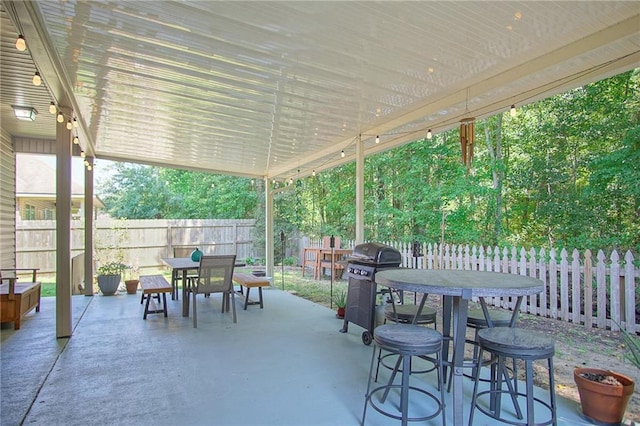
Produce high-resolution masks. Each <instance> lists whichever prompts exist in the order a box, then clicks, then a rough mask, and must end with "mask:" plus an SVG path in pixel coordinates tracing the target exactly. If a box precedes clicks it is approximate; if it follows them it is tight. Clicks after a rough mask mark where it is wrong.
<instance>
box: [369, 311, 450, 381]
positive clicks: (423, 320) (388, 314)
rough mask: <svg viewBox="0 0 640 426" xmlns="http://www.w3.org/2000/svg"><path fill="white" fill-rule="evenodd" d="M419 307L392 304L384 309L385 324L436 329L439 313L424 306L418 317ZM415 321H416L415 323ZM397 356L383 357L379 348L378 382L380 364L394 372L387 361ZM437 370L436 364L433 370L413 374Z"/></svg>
mask: <svg viewBox="0 0 640 426" xmlns="http://www.w3.org/2000/svg"><path fill="white" fill-rule="evenodd" d="M419 307H420V306H419V305H404V304H396V305H395V306H394V305H392V304H387V306H385V308H384V324H386V323H387V321H391V322H395V323H397V324H412V323H413V324H416V325H428V324H433V326H434V328H435V326H436V318H437V314H438V313H437V311H436V310H435V309H433V308H429V307H426V306H423V308H422V310H421V311H420V315H418V316H417V317H416V314H417V313H418V308H419ZM394 309H395V311H394ZM414 319H415V322H414ZM395 356H398V354H397V353H388V354H385V355H384V356H383V355H382V349H381V348H378V365H377V366H376V377H375V381H376V382H377V381H378V372H379V370H380V364H382V366H383V367H385V368H388V369H390V370H393V369H394V367H392V366H391V365H389V364H386V363H385V360H386V358H389V357H395ZM435 368H436V366H435V364H434V366H433V367H432V368H429V369H426V370H420V371H412V373H428V372H430V371H433V370H435Z"/></svg>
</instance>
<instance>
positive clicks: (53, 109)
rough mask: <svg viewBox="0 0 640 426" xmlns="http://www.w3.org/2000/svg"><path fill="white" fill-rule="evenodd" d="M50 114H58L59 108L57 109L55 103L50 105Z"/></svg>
mask: <svg viewBox="0 0 640 426" xmlns="http://www.w3.org/2000/svg"><path fill="white" fill-rule="evenodd" d="M49 112H50V113H51V114H55V113H56V112H58V108H56V104H55V103H53V102H51V103H50V104H49Z"/></svg>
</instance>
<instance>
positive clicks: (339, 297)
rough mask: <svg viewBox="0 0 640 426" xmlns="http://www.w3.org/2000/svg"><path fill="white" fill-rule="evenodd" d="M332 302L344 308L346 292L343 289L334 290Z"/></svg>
mask: <svg viewBox="0 0 640 426" xmlns="http://www.w3.org/2000/svg"><path fill="white" fill-rule="evenodd" d="M333 304H334V305H336V307H337V308H344V307H346V306H347V292H346V291H345V290H336V293H335V294H334V295H333Z"/></svg>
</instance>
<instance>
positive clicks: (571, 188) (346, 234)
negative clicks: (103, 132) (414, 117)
mask: <svg viewBox="0 0 640 426" xmlns="http://www.w3.org/2000/svg"><path fill="white" fill-rule="evenodd" d="M638 111H640V71H638V70H635V71H629V72H626V73H623V74H620V75H617V76H614V77H612V78H609V79H606V80H602V81H599V82H595V83H592V84H589V85H586V86H583V87H579V88H576V89H573V90H569V91H567V92H565V93H561V94H558V95H556V96H553V97H551V98H548V99H544V100H542V101H539V102H536V103H533V104H530V105H525V106H523V107H520V108H519V109H518V114H517V115H516V116H515V117H511V116H510V115H509V114H507V113H499V114H497V115H495V116H492V117H487V118H485V119H482V120H477V121H476V132H475V133H476V142H475V155H474V160H473V165H472V167H471V168H470V169H469V170H467V169H466V167H465V166H464V165H463V164H462V163H461V159H460V144H459V130H458V129H457V128H454V129H451V130H449V131H446V132H441V133H438V134H435V135H434V137H433V139H431V140H427V139H422V140H417V141H415V142H413V143H409V144H406V145H403V146H400V147H397V148H394V149H390V150H388V151H384V152H381V153H379V154H376V155H372V156H370V157H367V158H366V159H365V164H364V174H365V176H364V191H365V193H364V203H365V206H364V215H365V218H364V226H365V240H370V241H381V242H385V241H392V240H393V241H405V242H410V241H414V240H417V241H419V242H431V243H433V242H436V243H440V242H443V243H450V244H482V245H491V246H495V245H500V246H503V245H512V244H515V245H519V246H524V247H532V246H535V247H567V248H570V249H571V248H576V249H580V250H584V249H587V248H589V249H604V250H610V249H618V250H627V249H631V250H635V251H640V185H638V182H640V167H638V164H640V113H639V112H638ZM116 172H117V173H116V174H115V175H114V178H113V179H112V180H111V181H110V182H107V183H106V184H105V185H104V186H103V188H102V190H103V193H101V196H102V197H103V199H104V201H105V203H106V204H107V207H108V211H109V213H110V214H111V215H112V216H115V217H126V218H154V217H159V218H201V219H204V218H255V219H256V225H257V227H256V233H255V235H254V241H256V246H255V254H254V256H255V257H264V252H263V250H264V246H265V241H264V238H265V232H264V210H265V208H264V205H265V204H264V203H265V200H264V195H263V194H264V191H263V185H264V183H263V182H262V181H259V182H252V181H250V180H248V179H244V178H234V177H229V176H218V175H212V174H206V173H195V172H188V171H183V170H170V169H155V168H150V167H146V166H130V165H127V166H125V165H118V166H117V169H116ZM354 206H355V164H354V163H350V164H345V165H342V166H340V167H336V168H334V169H331V170H323V171H322V173H319V174H317V175H316V176H309V177H305V178H300V179H297V180H296V181H295V182H294V183H293V184H292V185H290V186H288V187H287V190H285V191H282V192H278V193H276V194H275V195H274V221H275V228H274V229H275V233H274V234H275V235H274V240H273V244H274V247H275V251H276V253H275V255H276V259H277V261H278V260H280V259H285V258H286V257H287V254H286V253H282V245H281V243H280V231H283V232H284V234H285V236H286V239H287V242H288V241H292V240H295V239H297V238H298V237H299V236H301V235H306V236H309V237H311V238H319V237H321V236H324V235H336V236H340V237H341V238H342V239H343V241H344V240H349V239H354V238H355V209H354ZM285 250H288V243H287V244H286V247H285Z"/></svg>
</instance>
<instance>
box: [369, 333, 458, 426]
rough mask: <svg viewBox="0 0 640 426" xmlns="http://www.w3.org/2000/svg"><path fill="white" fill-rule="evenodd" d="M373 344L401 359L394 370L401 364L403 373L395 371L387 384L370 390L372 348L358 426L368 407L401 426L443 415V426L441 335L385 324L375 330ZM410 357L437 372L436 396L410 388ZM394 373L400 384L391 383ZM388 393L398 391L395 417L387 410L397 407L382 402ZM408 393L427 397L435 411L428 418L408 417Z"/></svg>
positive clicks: (374, 354) (372, 359)
mask: <svg viewBox="0 0 640 426" xmlns="http://www.w3.org/2000/svg"><path fill="white" fill-rule="evenodd" d="M373 341H374V343H375V346H377V347H378V348H380V349H384V350H385V351H389V352H391V353H394V354H398V355H400V358H399V359H398V363H397V367H399V366H400V365H399V364H400V362H402V369H400V368H396V369H394V370H393V373H392V374H391V377H390V378H389V381H388V383H387V384H385V385H380V386H377V387H375V388H374V389H371V382H372V379H373V365H374V362H375V360H376V347H375V346H374V348H373V354H372V355H371V366H370V368H369V381H368V384H367V393H366V394H365V401H364V410H363V412H362V422H361V425H364V421H365V417H366V414H367V406H368V405H371V407H373V408H374V409H375V410H376V411H378V412H379V413H381V414H382V415H384V416H387V417H391V418H393V419H397V420H401V422H402V425H403V426H404V425H406V424H407V422H409V421H425V420H429V419H432V418H435V417H436V416H438V415H442V425H443V426H445V424H446V419H445V417H446V416H445V412H444V408H445V404H444V386H443V382H442V380H443V374H442V358H441V352H442V334H440V332H438V331H437V330H434V329H432V328H427V327H421V326H419V325H413V324H385V325H381V326H379V327H376V328H375V329H374V332H373ZM413 356H419V357H421V358H423V359H426V360H428V361H429V362H433V363H434V364H435V365H436V368H437V370H438V386H437V388H438V389H439V390H440V395H439V396H438V395H437V394H436V393H435V392H433V391H432V392H430V391H429V390H427V389H423V388H419V387H417V386H411V385H410V384H409V377H410V375H411V373H410V371H411V368H410V360H411V357H413ZM397 373H400V374H402V381H401V384H394V383H393V382H394V379H395V376H396V374H397ZM391 389H400V401H399V406H400V412H399V413H398V414H396V413H394V412H391V411H390V408H391V407H392V406H393V407H397V406H398V405H396V404H391V403H387V404H385V402H386V401H387V397H388V396H389V391H390V390H391ZM410 391H414V392H418V393H420V394H422V395H424V396H427V397H428V398H430V399H431V400H432V401H433V402H435V405H436V406H435V409H434V411H433V412H432V413H431V414H428V415H424V416H421V417H409V392H410ZM434 391H435V390H434ZM380 393H382V395H381V397H380V398H379V400H375V399H374V398H373V396H374V395H375V394H380ZM390 399H391V398H390ZM393 399H395V398H393ZM427 401H428V399H427ZM383 405H384V406H383ZM422 406H424V404H421V407H422Z"/></svg>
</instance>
